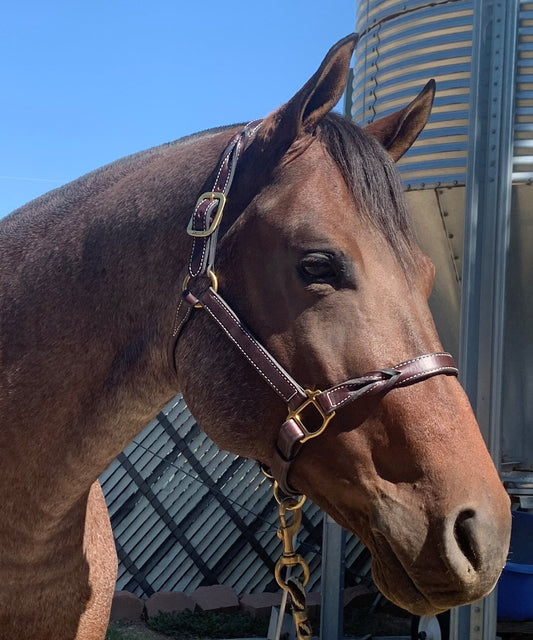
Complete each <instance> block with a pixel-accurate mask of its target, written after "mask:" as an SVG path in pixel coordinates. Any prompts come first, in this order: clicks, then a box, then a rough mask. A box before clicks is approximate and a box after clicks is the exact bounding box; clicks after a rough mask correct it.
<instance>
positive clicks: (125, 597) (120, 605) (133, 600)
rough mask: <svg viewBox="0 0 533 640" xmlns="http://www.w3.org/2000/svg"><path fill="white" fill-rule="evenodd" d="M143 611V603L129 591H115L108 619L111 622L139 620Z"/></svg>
mask: <svg viewBox="0 0 533 640" xmlns="http://www.w3.org/2000/svg"><path fill="white" fill-rule="evenodd" d="M143 611H144V601H143V600H141V598H138V597H137V596H136V595H134V594H133V593H130V592H129V591H115V593H114V594H113V603H112V604H111V616H110V619H111V620H112V621H113V622H117V621H127V620H139V619H140V617H141V616H142V613H143Z"/></svg>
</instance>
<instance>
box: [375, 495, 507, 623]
mask: <svg viewBox="0 0 533 640" xmlns="http://www.w3.org/2000/svg"><path fill="white" fill-rule="evenodd" d="M384 519H385V520H386V521H387V522H382V523H381V526H379V527H377V528H372V529H371V531H370V539H369V540H368V542H367V543H368V546H369V548H370V550H371V552H372V560H373V563H372V573H373V576H374V579H375V581H376V584H377V586H378V587H379V589H380V590H381V591H382V592H383V593H384V594H385V595H386V596H387V597H388V598H389V599H390V600H392V601H393V602H395V603H396V604H397V605H398V606H400V607H402V608H404V609H407V610H408V611H410V612H411V613H414V614H416V615H435V614H437V613H440V612H442V611H445V610H447V609H450V608H452V607H455V606H461V605H464V604H468V603H470V602H473V601H475V600H478V599H480V598H483V597H484V596H486V595H487V594H488V593H490V592H491V591H492V589H493V588H494V586H495V585H496V582H497V580H498V578H499V576H500V573H501V571H502V568H503V566H504V564H505V561H506V557H507V550H508V547H509V532H510V511H509V510H508V509H507V510H502V512H501V513H498V514H496V513H494V511H493V510H491V509H490V508H488V509H484V508H483V507H482V506H478V507H476V508H474V507H470V506H463V507H460V508H458V509H456V510H455V511H453V512H452V513H450V514H449V515H448V516H447V517H444V518H437V519H433V521H432V524H431V525H429V526H424V524H423V523H420V524H419V525H418V526H417V522H416V518H414V517H411V518H409V522H401V523H398V522H393V521H391V520H393V519H394V518H389V517H385V518H384ZM405 519H406V518H403V519H402V520H405ZM399 526H400V527H402V534H401V535H398V532H397V530H398V529H397V528H398V527H399ZM404 527H406V528H404Z"/></svg>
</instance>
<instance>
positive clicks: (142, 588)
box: [100, 396, 369, 596]
mask: <svg viewBox="0 0 533 640" xmlns="http://www.w3.org/2000/svg"><path fill="white" fill-rule="evenodd" d="M100 481H101V483H102V487H103V490H104V494H105V496H106V500H107V503H108V507H109V513H110V516H111V524H112V526H113V532H114V535H115V540H116V546H117V551H118V557H119V573H118V581H117V589H124V590H127V591H131V592H132V593H135V594H136V595H139V596H143V595H144V596H149V595H151V594H152V593H154V592H155V591H170V590H177V591H184V592H191V591H193V590H194V589H195V588H197V587H199V586H203V585H210V584H225V585H227V586H231V587H233V588H235V590H236V591H237V592H238V593H250V592H263V591H276V590H277V586H276V584H275V582H274V579H273V568H274V565H275V563H276V561H277V558H278V557H279V553H280V548H281V547H280V541H279V539H278V537H277V535H276V531H277V505H276V503H275V501H274V500H273V499H272V497H271V493H272V492H271V485H270V482H269V481H268V480H267V479H266V478H265V477H264V476H263V474H262V473H261V472H260V470H259V467H258V465H257V464H256V463H254V462H252V461H250V460H245V459H243V458H239V457H236V456H234V455H231V454H229V453H227V452H224V451H220V450H219V449H218V447H217V446H216V445H215V444H214V443H213V442H212V441H211V440H210V439H209V438H208V437H207V436H206V435H205V434H204V433H203V432H202V431H200V429H199V427H198V425H197V424H196V423H195V421H194V419H193V418H192V416H191V414H190V413H189V411H188V410H187V408H186V406H185V403H184V401H183V399H182V398H181V397H180V396H178V397H177V398H175V399H174V400H173V401H172V402H171V403H170V404H169V405H168V406H167V407H166V409H165V410H164V411H162V412H161V413H160V414H159V415H158V416H157V418H156V419H155V420H154V421H152V422H151V423H150V424H149V425H148V426H147V427H146V428H145V430H144V431H143V432H142V433H141V434H140V435H139V436H138V437H137V438H136V439H135V440H134V442H132V443H131V444H130V445H129V447H127V448H126V449H125V451H124V452H123V453H121V454H120V455H119V456H118V458H117V459H116V460H115V461H114V462H113V463H112V464H111V466H110V467H109V468H108V469H107V470H106V471H105V473H104V474H103V475H102V476H101V478H100ZM321 537H322V513H321V512H320V510H319V509H318V508H317V507H316V506H315V505H313V504H312V503H311V502H309V501H308V502H307V504H306V506H305V509H304V518H303V527H302V530H301V533H300V534H299V536H298V551H299V553H301V554H302V555H303V556H304V557H305V558H306V560H307V561H308V563H309V565H310V568H311V581H310V584H309V588H310V589H315V590H317V589H319V585H320V563H321V555H320V547H321ZM346 560H347V567H348V571H347V580H348V583H349V584H356V583H358V582H359V581H360V580H361V578H363V579H364V580H366V578H365V576H366V575H367V574H368V569H369V559H368V554H367V552H366V551H365V549H364V547H363V546H362V545H361V543H360V542H359V541H358V540H357V538H355V537H352V536H350V537H349V539H348V542H347V555H346Z"/></svg>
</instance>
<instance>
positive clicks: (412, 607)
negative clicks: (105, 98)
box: [371, 534, 448, 616]
mask: <svg viewBox="0 0 533 640" xmlns="http://www.w3.org/2000/svg"><path fill="white" fill-rule="evenodd" d="M374 538H375V545H373V546H372V550H371V553H372V577H373V579H374V583H375V584H376V586H377V588H378V589H379V590H380V591H381V593H382V594H383V595H384V596H385V597H386V598H388V599H389V600H390V601H391V602H393V603H394V604H395V605H397V606H398V607H400V608H401V609H405V610H406V611H409V612H410V613H412V614H413V615H417V616H425V615H431V616H432V615H436V614H437V613H441V612H442V611H445V610H446V609H447V608H448V607H438V606H435V605H434V604H433V603H432V602H431V601H430V600H429V599H428V598H427V597H426V596H425V595H424V594H423V593H422V592H421V591H420V589H418V587H417V586H416V585H415V583H414V582H413V580H412V579H411V577H410V576H409V574H408V573H407V571H406V570H405V569H404V567H403V565H402V564H401V562H400V561H399V559H398V557H397V556H396V554H395V553H394V552H393V550H392V549H391V547H390V545H389V544H388V543H387V541H386V540H385V538H382V536H381V535H379V534H377V535H375V536H374Z"/></svg>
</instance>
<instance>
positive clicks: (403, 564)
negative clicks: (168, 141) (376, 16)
mask: <svg viewBox="0 0 533 640" xmlns="http://www.w3.org/2000/svg"><path fill="white" fill-rule="evenodd" d="M354 46H355V38H354V37H348V38H345V39H344V40H342V41H340V42H339V43H338V44H337V45H335V46H334V47H333V48H332V49H331V51H330V52H329V53H328V55H327V56H326V58H325V59H324V61H323V63H322V64H321V66H320V68H319V69H318V71H317V72H316V73H315V74H314V75H313V76H312V78H311V79H310V80H309V81H308V82H307V83H306V84H305V85H304V87H303V88H302V89H301V90H300V91H299V92H298V93H297V94H296V95H295V96H294V97H293V98H292V99H291V100H290V101H289V102H287V103H286V104H285V105H283V106H282V107H281V108H280V109H278V110H277V111H275V112H274V113H272V114H271V115H270V116H268V117H267V118H266V119H265V120H264V121H263V122H262V123H261V125H260V126H259V128H258V129H257V131H256V132H255V133H254V135H253V136H250V137H249V139H248V140H247V142H246V148H245V149H244V151H243V153H242V158H241V160H240V161H239V165H238V167H237V169H236V174H235V180H234V185H235V186H234V187H233V190H232V193H231V197H230V198H229V199H228V203H227V206H226V211H225V212H224V219H223V221H222V226H221V236H222V237H221V240H220V242H219V247H218V253H217V259H216V264H215V268H216V273H217V276H218V279H219V282H220V292H221V293H222V295H223V296H224V299H225V300H227V301H228V303H229V304H230V305H231V307H232V309H233V310H234V311H235V313H236V314H237V315H238V317H239V318H242V319H243V320H244V321H245V322H246V324H247V326H248V327H249V328H250V331H251V332H252V333H253V334H254V335H255V336H257V338H258V339H259V340H260V341H261V343H262V344H263V345H264V346H265V347H266V349H268V351H269V352H270V353H272V354H273V355H274V357H275V358H276V359H277V361H278V362H279V363H280V364H281V365H282V366H283V367H284V369H285V370H286V371H287V372H289V374H290V375H291V376H292V377H293V378H294V379H295V380H297V381H298V382H300V383H301V384H302V385H303V386H305V387H307V388H309V389H311V390H314V389H327V388H330V387H332V386H335V385H338V384H339V383H341V382H342V381H344V380H353V379H354V378H358V377H359V376H363V375H364V374H365V372H368V371H375V370H382V369H384V368H385V369H386V368H390V367H392V368H394V366H395V363H397V362H409V361H410V360H411V359H416V358H417V357H418V356H419V355H420V354H426V353H435V352H437V353H438V352H441V351H442V346H441V344H440V341H439V338H438V335H437V331H436V329H435V325H434V322H433V319H432V316H431V312H430V309H429V306H428V297H429V294H430V292H431V290H432V285H433V276H434V268H433V265H432V263H431V261H430V259H429V258H428V257H427V256H426V255H425V254H424V253H423V252H422V250H421V249H420V247H419V246H418V245H417V243H416V239H415V235H414V232H413V230H412V227H411V223H410V220H409V215H408V212H407V210H406V206H405V203H404V199H403V195H402V189H401V185H400V182H399V179H398V175H397V171H396V169H395V164H394V163H395V161H397V160H398V159H399V158H400V157H401V156H402V155H403V154H404V153H405V152H406V151H407V149H409V147H410V146H411V145H412V144H413V142H414V141H415V139H416V138H417V136H418V134H419V133H420V131H421V130H422V128H423V127H424V125H425V123H426V122H427V119H428V117H429V113H430V109H431V105H432V101H433V95H434V92H435V86H434V83H433V82H429V83H428V85H426V87H425V88H424V89H423V90H422V92H421V93H420V94H419V95H418V96H417V97H416V98H415V99H414V100H413V101H412V102H411V103H410V104H409V105H408V106H407V107H405V108H404V109H401V110H400V111H398V112H396V113H393V114H391V115H389V116H387V117H386V118H383V119H381V120H378V121H376V122H374V123H372V124H371V125H369V126H367V127H366V128H365V129H362V128H360V127H358V126H357V125H355V124H353V123H352V122H350V121H348V120H346V119H344V118H342V117H341V116H339V115H335V114H332V113H330V112H331V109H332V108H333V107H334V105H335V104H336V103H337V102H338V100H339V98H340V97H341V95H342V92H343V90H344V86H345V82H346V75H347V72H348V67H349V63H350V59H351V55H352V52H353V48H354ZM228 135H229V134H228ZM176 361H177V362H178V376H179V379H180V388H181V389H182V391H183V394H184V397H185V399H186V401H187V403H188V405H189V407H190V408H191V411H192V412H193V414H194V415H195V416H196V418H197V420H198V422H199V424H200V425H201V426H202V428H203V429H205V430H206V432H207V433H208V434H209V435H210V436H211V437H212V438H213V439H214V440H215V441H216V442H217V443H218V444H219V446H221V447H223V448H226V449H229V450H231V451H233V452H235V453H238V454H240V455H244V456H247V457H251V458H255V459H257V460H260V461H261V462H262V463H264V464H265V465H266V466H272V465H273V462H274V461H273V457H274V451H275V447H276V442H277V439H278V433H279V429H280V425H281V424H282V423H283V422H284V421H285V419H286V412H287V407H286V406H285V405H284V403H283V402H281V401H280V398H279V397H278V395H276V393H275V392H274V391H273V390H272V388H271V387H270V386H269V385H267V384H265V382H264V380H263V379H262V378H261V376H259V375H257V374H256V372H254V370H253V368H251V367H250V366H249V365H248V363H247V362H246V361H245V359H244V358H243V356H242V354H241V353H239V350H238V349H237V348H235V347H234V346H233V345H231V344H230V343H229V342H228V341H226V340H225V338H224V337H223V333H222V332H221V331H220V330H219V328H218V327H217V326H216V324H214V323H213V322H212V319H211V318H209V317H208V315H207V314H203V313H201V312H200V311H198V312H195V313H194V314H193V317H192V318H191V319H190V320H189V322H188V323H187V324H186V325H185V327H184V329H183V332H182V335H181V336H180V339H179V341H178V344H177V347H176ZM288 482H289V483H290V487H291V488H294V490H295V491H298V492H300V493H303V494H306V495H308V496H309V497H310V498H311V499H312V500H313V501H315V502H316V503H317V504H318V505H319V506H320V507H321V508H323V509H324V510H325V511H326V512H328V513H329V514H331V515H332V516H333V517H334V518H335V519H336V521H337V522H339V523H340V524H341V525H342V526H344V527H345V528H346V529H348V530H350V531H352V532H354V533H355V534H357V535H358V536H359V537H360V538H361V540H362V541H363V542H364V543H365V545H367V547H368V548H369V549H370V551H371V553H372V558H373V575H374V577H375V580H376V583H377V585H378V586H379V588H380V589H381V590H382V591H383V593H384V594H385V595H387V596H388V597H389V598H390V599H391V600H393V601H394V602H396V603H397V604H399V605H400V606H402V607H404V608H406V609H408V610H410V611H412V612H414V613H418V614H426V613H435V612H438V611H442V610H445V609H447V608H450V607H451V606H456V605H460V604H464V603H467V602H471V601H473V600H476V599H478V598H480V597H482V596H484V595H485V594H487V593H488V592H489V591H490V590H491V589H492V588H493V586H494V584H495V583H496V581H497V579H498V576H499V574H500V571H501V569H502V567H503V565H504V563H505V560H506V555H507V550H508V543H509V534H510V511H509V501H508V497H507V494H506V492H505V490H504V489H503V487H502V484H501V482H500V479H499V477H498V473H497V471H496V469H495V467H494V465H493V463H492V460H491V458H490V456H489V454H488V452H487V449H486V447H485V444H484V442H483V438H482V436H481V434H480V431H479V427H478V425H477V423H476V419H475V417H474V415H473V412H472V409H471V407H470V405H469V402H468V400H467V398H466V396H465V393H464V391H463V390H462V388H461V386H460V385H459V383H458V381H457V379H456V378H455V377H453V376H448V375H437V376H432V377H429V378H428V379H423V380H421V381H419V382H417V384H412V385H407V386H402V387H395V388H390V389H388V390H387V392H386V393H385V392H383V393H373V394H367V395H365V394H363V395H361V397H359V398H358V399H357V401H355V402H352V403H349V404H346V406H342V407H341V408H340V409H339V410H338V411H337V412H336V415H335V416H334V418H333V419H332V420H331V421H330V422H329V424H328V426H327V428H326V429H325V430H324V432H323V433H321V434H320V435H319V436H318V437H314V438H311V439H309V441H308V442H306V443H305V445H303V446H302V447H301V450H300V451H299V453H298V456H297V457H296V458H295V459H294V461H292V464H291V466H290V473H289V477H288Z"/></svg>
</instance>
